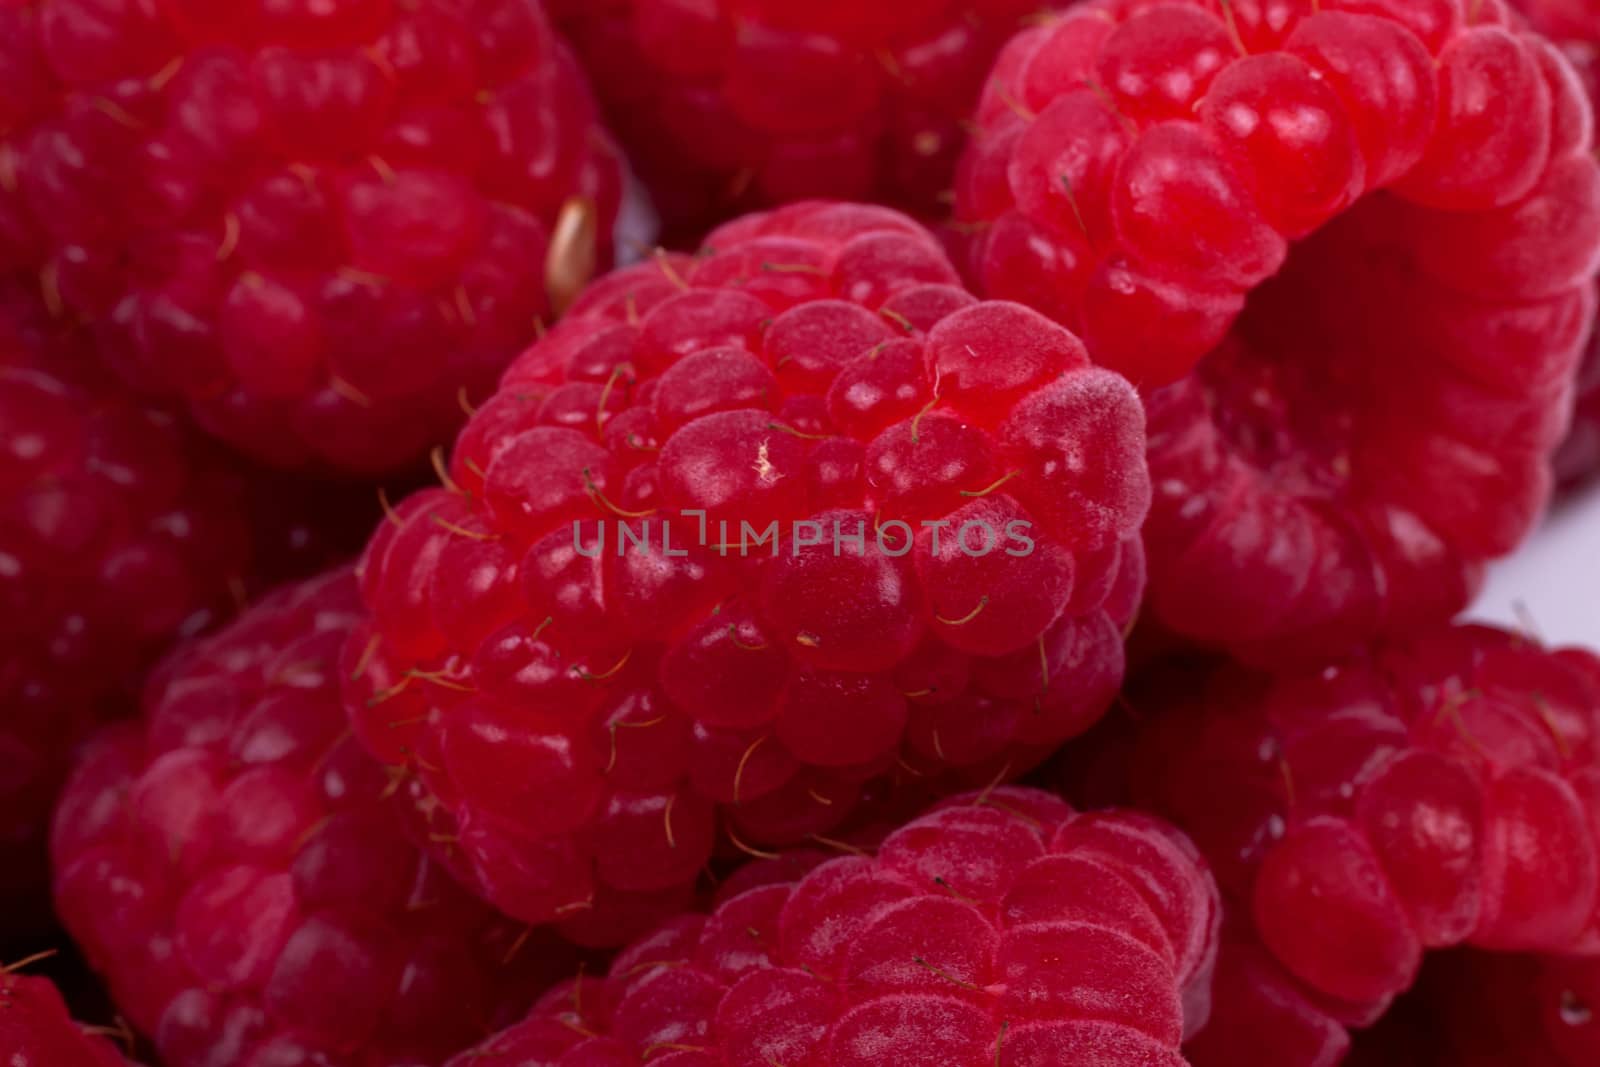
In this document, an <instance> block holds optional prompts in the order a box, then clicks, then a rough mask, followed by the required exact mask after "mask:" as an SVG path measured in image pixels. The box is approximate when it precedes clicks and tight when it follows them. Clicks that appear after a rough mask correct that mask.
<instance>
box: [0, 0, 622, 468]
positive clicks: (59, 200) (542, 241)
mask: <svg viewBox="0 0 1600 1067" xmlns="http://www.w3.org/2000/svg"><path fill="white" fill-rule="evenodd" d="M0 89H3V91H0V98H3V99H0V272H5V271H7V270H19V269H20V270H29V271H32V270H35V269H37V268H38V267H39V265H40V264H41V263H42V264H44V277H45V280H46V283H47V285H48V286H49V287H51V288H52V290H53V291H55V292H56V293H58V294H59V296H60V298H62V299H64V300H65V301H66V302H67V303H68V304H69V305H70V306H72V307H74V308H76V309H77V310H78V311H80V312H81V313H83V314H84V315H86V316H87V317H89V318H91V319H93V320H94V321H95V323H96V329H97V332H98V333H99V334H100V341H101V348H102V350H103V351H104V353H105V355H106V356H107V358H108V360H109V361H110V362H112V363H113V364H114V365H115V367H116V368H117V369H118V370H119V371H120V372H121V373H122V374H123V375H125V376H126V377H127V378H128V380H129V381H131V382H133V383H135V384H137V385H139V386H140V387H142V388H146V389H149V390H151V391H154V392H159V393H161V394H163V395H169V396H179V397H182V398H184V399H185V400H186V401H187V402H188V403H189V405H190V407H191V408H192V409H193V411H194V413H195V415H196V418H197V420H198V421H199V422H200V423H201V424H202V425H203V426H205V427H206V428H207V429H208V430H210V431H211V432H213V433H215V434H217V435H218V436H220V437H222V438H224V439H226V440H228V441H229V442H231V443H233V444H235V445H238V446H239V447H241V448H242V449H243V450H245V451H246V452H249V453H251V454H253V455H255V456H257V457H259V458H261V459H263V460H266V461H268V462H271V463H273V464H275V465H280V466H300V465H305V464H314V465H320V466H324V467H327V468H331V469H334V470H341V471H349V472H373V471H382V470H387V469H392V468H395V467H398V466H401V465H403V464H405V463H407V462H409V461H411V460H413V459H416V458H418V457H420V456H421V455H422V454H423V453H424V452H425V451H426V449H427V447H428V446H429V445H431V444H434V443H435V442H436V441H439V440H442V439H447V438H448V435H449V433H450V431H451V430H452V429H453V428H454V427H455V426H456V425H458V424H459V422H460V418H461V413H460V410H459V407H458V406H457V403H458V402H457V393H458V391H459V390H460V389H462V388H468V389H470V390H478V389H482V388H484V387H486V386H490V385H492V383H493V381H494V376H495V375H496V374H497V373H498V372H499V371H500V369H501V368H503V367H504V366H505V365H506V363H507V362H509V360H510V358H511V356H512V355H514V354H515V353H516V352H517V351H518V350H519V349H520V348H521V347H522V346H523V345H524V344H525V343H526V342H527V341H528V340H530V339H531V336H532V334H533V332H534V329H535V325H536V321H537V320H538V319H539V318H540V317H541V316H545V315H547V314H548V312H549V310H550V306H549V302H548V301H547V297H546V288H547V287H548V288H549V289H550V290H551V296H552V297H553V298H556V299H558V300H559V299H560V298H562V296H563V295H564V294H565V293H566V292H567V291H568V290H570V289H572V288H573V287H575V286H576V285H578V284H581V278H576V279H575V278H574V275H575V274H576V275H582V274H585V273H586V271H585V270H584V263H583V262H582V261H583V260H584V259H585V252H586V251H587V252H588V253H590V254H592V253H593V252H594V251H595V250H594V248H593V247H592V245H593V242H594V240H595V237H596V231H597V230H598V232H599V233H602V234H603V233H604V232H605V231H606V230H608V229H609V227H610V223H611V220H612V218H613V217H614V215H615V212H616V207H617V199H618V186H619V166H618V162H617V159H616V156H615V153H614V151H613V149H612V148H611V147H610V145H609V143H608V141H607V140H606V137H605V135H604V134H603V132H602V131H601V130H600V129H599V127H598V126H597V125H596V122H595V118H594V115H593V111H594V108H593V105H592V103H591V101H590V100H589V97H588V91H587V89H586V88H585V87H584V86H583V84H582V81H581V78H580V76H579V74H578V72H577V70H576V67H575V65H574V63H573V61H572V60H571V58H570V57H569V56H568V55H567V54H566V53H565V51H564V48H563V46H561V45H560V44H559V43H558V42H557V41H556V39H555V38H554V35H553V32H552V31H551V29H550V28H549V27H548V25H547V24H546V22H545V19H544V16H543V15H542V14H541V13H540V11H539V9H538V7H537V5H536V3H535V0H414V2H407V3H403V4H397V3H391V2H390V0H274V2H272V3H269V4H217V3H215V2H208V0H160V2H156V0H9V2H7V3H5V4H3V5H0ZM563 205H568V207H567V208H564V207H563ZM558 218H559V219H560V220H561V221H560V223H559V224H558ZM553 230H558V231H560V232H558V233H557V235H556V237H554V238H553V237H552V231H553ZM585 237H587V243H586V242H585V240H583V238H585Z"/></svg>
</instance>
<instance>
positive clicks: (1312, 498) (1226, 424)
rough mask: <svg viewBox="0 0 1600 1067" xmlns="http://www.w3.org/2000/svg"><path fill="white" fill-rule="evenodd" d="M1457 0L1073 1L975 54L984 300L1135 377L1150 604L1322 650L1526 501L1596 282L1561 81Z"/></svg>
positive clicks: (1207, 636) (1507, 527)
mask: <svg viewBox="0 0 1600 1067" xmlns="http://www.w3.org/2000/svg"><path fill="white" fill-rule="evenodd" d="M1505 18H1506V15H1505V9H1504V8H1503V7H1502V6H1501V5H1500V4H1497V3H1463V2H1461V0H1426V2H1419V0H1323V2H1321V3H1316V4H1310V3H1296V2H1276V0H1271V2H1269V0H1162V2H1157V3H1151V2H1148V0H1094V2H1091V3H1086V4H1080V5H1078V6H1077V7H1075V8H1073V9H1072V10H1071V11H1069V12H1068V13H1067V14H1066V15H1065V16H1063V17H1062V18H1060V19H1059V20H1058V21H1055V22H1053V23H1051V24H1048V25H1044V26H1040V27H1037V28H1035V29H1032V30H1029V31H1027V32H1025V33H1023V34H1022V35H1020V36H1018V37H1017V38H1016V39H1014V40H1013V41H1012V43H1011V44H1010V45H1009V46H1007V48H1006V50H1005V51H1004V52H1003V53H1002V55H1001V57H1000V58H999V60H998V61H997V65H996V68H995V72H994V74H993V76H992V78H991V81H990V84H989V87H988V89H987V91H986V94H985V98H984V101H983V103H982V105H981V106H980V112H979V119H978V122H979V127H980V130H979V134H978V136H977V138H976V140H975V142H974V143H973V145H972V147H971V149H970V150H969V155H968V157H967V158H966V160H965V162H964V165H963V171H962V176H961V179H960V180H959V181H958V201H959V216H960V218H961V219H963V220H965V221H966V222H968V223H972V224H974V225H975V227H976V229H977V231H978V232H977V236H976V240H975V242H974V246H973V256H974V264H973V266H974V271H975V273H976V274H977V276H978V278H979V280H980V288H981V290H982V291H984V292H985V293H986V295H989V296H992V297H1001V298H1009V299H1020V300H1024V301H1026V302H1029V303H1032V304H1033V305H1034V306H1036V307H1038V308H1040V309H1041V310H1043V311H1046V312H1047V313H1049V314H1051V315H1052V316H1054V317H1056V318H1058V319H1059V320H1060V321H1061V322H1063V323H1064V324H1066V325H1067V326H1068V327H1069V328H1071V329H1074V330H1076V331H1078V332H1079V333H1080V334H1082V336H1083V338H1084V340H1085V342H1086V344H1087V345H1088V347H1089V350H1090V352H1091V354H1092V355H1093V356H1094V358H1095V359H1096V361H1097V362H1100V363H1102V364H1104V365H1106V366H1109V367H1111V368H1113V369H1116V370H1120V371H1122V372H1123V373H1125V374H1127V375H1128V376H1129V377H1130V378H1131V379H1133V381H1134V382H1135V383H1136V384H1138V385H1140V386H1141V387H1142V388H1144V389H1146V390H1147V391H1148V403H1149V407H1150V462H1151V471H1152V478H1153V481H1154V484H1155V485H1156V486H1157V488H1158V492H1157V493H1156V497H1155V504H1154V508H1153V511H1152V514H1151V522H1150V525H1149V528H1148V532H1147V536H1146V545H1147V548H1148V550H1149V553H1150V566H1151V583H1150V584H1151V603H1152V607H1153V609H1154V612H1155V614H1156V615H1157V616H1158V617H1159V618H1160V619H1161V621H1163V622H1164V623H1165V624H1166V625H1167V626H1168V627H1170V628H1171V629H1173V630H1176V631H1178V632H1180V633H1181V634H1183V635H1185V636H1187V637H1189V638H1191V639H1194V640H1198V641H1200V642H1203V643H1206V644H1212V645H1220V646H1226V647H1228V648H1230V649H1231V650H1233V651H1235V652H1241V653H1249V654H1252V655H1254V656H1257V657H1260V658H1263V659H1265V658H1268V657H1273V656H1280V655H1282V654H1283V653H1286V652H1289V653H1294V654H1297V655H1300V656H1302V657H1305V658H1308V659H1314V658H1316V657H1318V656H1323V655H1330V654H1339V653H1342V652H1344V651H1347V650H1348V649H1349V648H1351V647H1353V646H1354V645H1355V644H1357V643H1358V642H1359V641H1361V640H1363V639H1366V638H1369V637H1372V636H1374V635H1377V634H1382V633H1403V632H1406V631H1407V630H1409V629H1412V628H1414V627H1416V626H1417V625H1421V624H1434V623H1437V622H1442V621H1443V620H1445V619H1447V618H1449V617H1450V616H1451V615H1452V614H1454V612H1456V611H1457V610H1459V609H1460V608H1462V607H1464V606H1465V604H1466V603H1467V601H1468V599H1469V598H1470V595H1471V593H1472V591H1473V589H1474V587H1475V585H1476V583H1477V581H1478V579H1479V576H1480V571H1481V565H1482V564H1483V562H1484V561H1485V560H1487V559H1490V558H1493V557H1496V556H1499V555H1503V554H1505V553H1506V552H1508V551H1510V550H1511V549H1512V548H1513V547H1514V546H1515V545H1516V544H1517V543H1518V542H1519V541H1520V540H1521V538H1522V537H1523V536H1524V534H1525V533H1526V532H1527V531H1528V529H1529V528H1530V526H1531V525H1532V523H1533V522H1534V520H1535V519H1536V518H1537V517H1538V515H1539V514H1540V512H1541V510H1542V508H1543V506H1544V504H1545V502H1546V500H1547V498H1548V495H1549V490H1550V484H1551V476H1550V471H1549V458H1550V454H1551V452H1552V450H1553V448H1554V447H1555V445H1556V443H1557V441H1558V440H1559V438H1560V436H1561V435H1562V434H1563V433H1564V430H1565V421H1566V413H1567V398H1568V390H1569V388H1570V383H1571V380H1572V374H1573V369H1574V367H1575V366H1576V361H1577V359H1578V354H1579V352H1580V351H1581V347H1582V342H1583V340H1584V337H1585V334H1586V333H1587V331H1588V327H1589V323H1590V320H1591V318H1592V312H1593V307H1594V303H1595V297H1594V288H1593V281H1592V275H1593V271H1594V268H1595V266H1596V263H1597V261H1600V260H1597V256H1600V166H1597V165H1596V162H1595V160H1594V159H1593V158H1592V156H1591V147H1592V144H1591V141H1592V137H1591V134H1592V130H1591V127H1592V121H1591V115H1590V108H1589V105H1588V101H1587V99H1586V98H1585V94H1584V92H1583V89H1582V87H1581V85H1580V84H1579V81H1578V79H1577V78H1576V77H1575V76H1574V74H1573V71H1572V69H1571V67H1570V66H1569V65H1568V64H1567V63H1566V62H1564V61H1563V60H1562V58H1561V57H1560V56H1559V55H1558V53H1557V52H1556V50H1555V49H1554V48H1553V47H1552V46H1551V45H1550V44H1549V43H1548V42H1546V41H1544V40H1543V39H1542V38H1538V37H1536V36H1533V35H1531V34H1528V33H1525V32H1522V31H1520V30H1517V29H1515V28H1508V27H1507V26H1506V25H1502V21H1503V20H1504V19H1505Z"/></svg>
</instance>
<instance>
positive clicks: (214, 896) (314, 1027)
mask: <svg viewBox="0 0 1600 1067" xmlns="http://www.w3.org/2000/svg"><path fill="white" fill-rule="evenodd" d="M358 607H359V597H358V595H357V592H356V588H355V581H354V579H353V578H352V576H351V574H350V571H349V569H348V568H344V569H340V570H336V571H332V572H329V573H328V574H326V575H325V576H323V577H320V578H316V579H312V580H310V581H307V582H303V583H300V584H297V585H291V586H287V587H284V588H282V589H280V590H278V591H277V592H274V593H273V594H271V595H270V596H268V597H266V598H264V599H263V600H261V601H260V602H258V603H257V604H256V606H255V607H253V608H252V609H251V610H250V611H249V612H247V613H246V614H245V615H243V616H241V617H240V618H239V619H238V620H237V621H235V622H234V623H232V624H231V625H230V626H229V627H228V628H227V629H225V630H223V631H222V632H221V633H219V634H217V635H215V636H213V637H209V638H206V639H204V640H201V641H198V642H195V643H193V644H191V645H189V646H186V647H185V648H184V649H182V650H180V651H179V652H178V653H176V654H175V655H174V656H173V657H171V658H169V659H168V660H167V661H166V662H165V663H164V664H163V665H162V667H161V668H160V669H159V671H158V672H157V673H156V674H155V675H154V676H153V677H152V679H151V682H150V685H149V687H148V689H147V693H146V699H145V705H144V716H143V718H142V720H140V721H138V722H128V723H119V724H116V725H113V726H110V727H107V728H106V729H105V730H104V731H103V732H102V733H101V734H100V735H98V736H97V737H96V738H95V739H94V740H93V741H92V742H91V743H90V744H89V745H88V746H87V747H86V749H85V752H84V755H83V757H82V759H81V760H80V761H79V763H78V765H77V767H76V768H75V770H74V772H73V775H72V778H71V780H70V781H69V783H68V785H67V787H66V789H65V791H64V793H63V795H62V799H61V802H60V805H59V807H58V808H57V811H56V821H55V827H54V834H53V841H52V853H53V860H54V866H55V903H56V909H57V912H58V914H59V915H60V916H61V919H62V921H63V922H64V923H65V925H66V927H67V928H68V930H69V931H70V932H71V934H72V935H73V938H74V940H75V941H76V942H77V943H78V944H79V945H80V946H81V947H82V948H83V949H84V951H85V953H86V955H87V956H88V958H89V960H90V962H91V963H92V964H93V966H94V967H95V968H96V969H97V970H98V971H99V972H100V973H101V974H102V975H103V976H104V978H105V979H106V982H107V985H108V988H109V989H110V991H111V994H112V996H113V998H114V1000H115V1002H116V1004H117V1007H118V1009H119V1010H120V1012H121V1013H122V1014H123V1015H124V1016H125V1017H126V1018H127V1019H128V1020H129V1021H130V1022H131V1023H132V1024H133V1025H134V1026H135V1027H136V1028H137V1029H138V1030H139V1031H140V1032H142V1033H143V1034H145V1035H146V1036H147V1037H148V1038H149V1039H150V1040H151V1042H152V1043H153V1045H154V1047H155V1048H156V1050H157V1051H158V1053H159V1054H160V1057H161V1061H162V1062H163V1063H166V1064H169V1065H171V1067H202V1065H209V1064H220V1063H228V1064H239V1065H241V1067H266V1065H269V1064H279V1063H302V1062H338V1063H341V1064H351V1065H355V1067H377V1065H387V1064H395V1063H413V1062H438V1061H439V1060H440V1059H442V1058H444V1057H445V1056H448V1055H450V1054H452V1053H453V1052H455V1051H456V1050H458V1049H460V1048H462V1047H464V1046H465V1045H467V1044H469V1043H470V1042H472V1041H475V1040H478V1039H479V1038H481V1037H482V1036H483V1035H485V1034H488V1033H491V1032H493V1031H494V1030H495V1029H497V1028H498V1027H499V1026H503V1025H504V1024H505V1023H506V1022H507V1021H508V1020H509V1019H514V1018H516V1017H517V1016H518V1014H520V1013H521V1012H522V1011H523V1010H525V1009H526V1007H527V1005H528V1004H529V1003H530V1002H531V1001H532V998H533V996H534V994H535V993H536V992H537V991H538V990H539V989H540V988H541V987H542V983H543V982H545V981H548V980H552V979H553V978H554V977H556V976H557V975H559V974H562V973H565V968H566V967H568V966H576V964H577V961H576V960H575V959H573V958H572V957H571V953H570V952H567V951H561V950H556V949H552V948H551V947H550V946H547V945H545V944H543V942H542V941H540V940H539V939H534V941H532V942H531V943H524V940H525V939H523V937H522V934H523V931H522V930H521V929H520V928H518V927H516V926H515V925H513V924H511V923H509V922H507V921H506V920H504V919H502V918H501V917H500V916H499V915H497V914H496V913H494V912H493V911H491V910H490V909H489V908H487V907H486V906H484V905H483V904H480V903H479V902H477V901H476V900H473V899H471V898H470V897H469V896H468V895H467V894H466V893H465V892H463V891H462V890H461V889H460V888H459V887H457V886H456V885H455V883H454V882H453V881H452V880H451V879H450V878H449V876H448V875H446V874H445V873H443V871H442V870H441V869H440V868H439V867H438V866H437V865H435V864H433V863H431V862H430V861H428V860H427V859H425V858H424V857H423V856H422V854H421V853H420V852H419V851H418V850H417V849H416V848H415V846H413V845H412V844H411V843H410V842H409V841H408V840H407V838H406V836H405V831H404V828H403V826H402V825H401V823H400V821H399V820H398V818H397V817H396V816H395V813H394V809H393V806H392V804H391V803H390V802H389V800H388V798H387V791H388V789H389V777H388V776H387V775H386V774H385V773H384V770H383V768H382V767H380V766H379V765H378V764H377V763H375V762H373V761H372V760H371V759H369V758H368V757H367V756H366V755H365V753H363V752H362V751H361V750H360V746H359V745H357V744H356V743H355V741H354V740H353V739H352V738H351V737H350V736H349V731H348V728H347V725H346V723H345V720H344V716H343V714H342V713H341V711H340V708H339V703H338V683H337V680H336V679H335V677H334V672H335V671H336V669H337V660H338V652H339V648H340V645H341V644H342V641H343V639H344V637H345V635H346V634H347V633H348V631H349V629H350V627H351V626H352V625H353V624H354V623H355V621H356V620H357V618H358V617H359V614H358Z"/></svg>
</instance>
